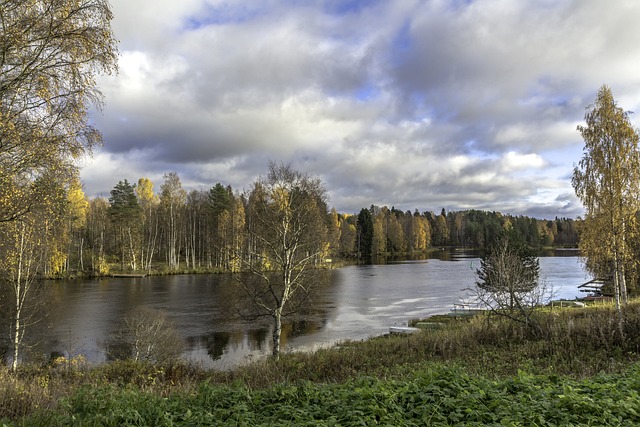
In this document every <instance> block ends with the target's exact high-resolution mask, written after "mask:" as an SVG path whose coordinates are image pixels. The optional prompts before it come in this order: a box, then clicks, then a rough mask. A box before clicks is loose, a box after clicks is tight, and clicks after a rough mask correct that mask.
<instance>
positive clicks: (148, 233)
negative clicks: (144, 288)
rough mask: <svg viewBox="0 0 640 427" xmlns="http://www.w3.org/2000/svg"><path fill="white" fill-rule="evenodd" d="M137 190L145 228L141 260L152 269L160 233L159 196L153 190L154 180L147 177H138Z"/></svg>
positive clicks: (147, 267)
mask: <svg viewBox="0 0 640 427" xmlns="http://www.w3.org/2000/svg"><path fill="white" fill-rule="evenodd" d="M135 192H136V197H137V199H138V204H139V205H140V210H141V219H142V230H143V231H142V248H141V252H140V262H141V266H142V268H143V269H145V270H147V271H150V270H151V264H152V261H153V256H154V254H155V253H156V251H157V248H158V240H159V235H160V224H159V222H160V221H159V218H158V197H157V196H156V195H155V193H154V192H153V182H151V180H150V179H149V178H146V177H142V178H140V179H138V185H136V188H135Z"/></svg>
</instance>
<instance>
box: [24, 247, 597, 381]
mask: <svg viewBox="0 0 640 427" xmlns="http://www.w3.org/2000/svg"><path fill="white" fill-rule="evenodd" d="M556 255H568V256H553V257H541V258H540V267H541V271H542V277H543V278H544V279H545V280H546V281H547V284H548V285H550V286H552V287H553V288H554V289H555V291H556V295H557V297H558V298H567V299H574V298H576V297H579V296H580V292H578V290H577V285H579V284H582V283H584V282H585V281H587V280H588V276H587V275H586V274H585V272H584V270H583V265H582V263H581V262H580V259H579V258H578V257H577V256H575V255H576V254H575V252H556ZM437 256H438V258H431V259H426V260H414V261H398V262H389V263H387V264H386V265H360V266H355V265H354V266H347V267H344V268H340V269H335V270H331V271H329V272H328V273H327V274H328V275H329V281H328V283H327V284H326V285H324V286H323V287H322V288H321V289H320V290H319V291H318V293H317V295H316V296H315V297H314V303H315V307H314V312H313V313H312V314H310V315H308V316H305V317H304V318H302V319H300V320H299V321H296V322H295V323H289V324H287V325H286V326H285V328H284V330H285V337H284V339H283V343H284V351H304V350H311V349H315V348H318V347H321V346H331V345H333V344H335V343H336V342H339V341H344V340H362V339H366V338H368V337H371V336H376V335H381V334H385V333H387V332H388V330H389V327H390V326H402V325H406V324H407V322H408V321H409V320H410V319H413V318H422V317H426V316H429V315H431V314H437V313H445V312H448V311H449V310H450V309H451V308H452V307H453V305H454V304H455V303H459V302H460V301H461V300H463V299H464V298H465V295H466V292H465V288H468V287H470V286H473V284H474V282H475V280H476V274H475V271H476V269H477V268H479V267H480V260H479V258H477V257H476V256H475V255H473V254H469V253H466V252H462V251H453V252H443V253H442V254H437ZM52 286H53V287H54V297H53V298H52V301H51V304H50V309H51V312H50V314H49V316H48V318H47V319H46V322H42V323H40V324H39V325H36V326H34V327H32V328H31V329H30V330H29V331H28V332H27V333H28V334H29V336H30V337H31V339H32V340H33V341H34V342H37V343H38V344H37V346H36V347H35V348H34V349H35V351H37V352H39V353H40V354H49V353H51V352H52V351H58V352H61V353H63V354H65V355H71V356H74V355H78V354H83V355H85V357H87V359H88V360H89V361H91V362H96V363H97V362H102V361H105V360H106V356H105V351H104V345H105V342H106V341H107V340H108V338H109V336H110V335H111V334H112V333H113V332H114V330H115V329H116V328H117V327H118V325H119V322H120V321H121V319H122V317H123V316H125V315H126V314H127V313H129V312H131V311H132V310H135V309H136V307H140V306H150V307H152V308H155V309H160V310H163V311H164V312H165V313H167V315H168V317H169V318H170V319H171V320H172V321H173V323H174V325H175V326H176V328H177V330H178V331H179V333H180V334H181V335H182V336H183V337H184V339H185V342H186V350H185V352H184V354H183V357H184V358H185V359H188V360H192V361H194V362H197V363H200V364H202V365H203V366H205V367H210V368H216V369H228V368H231V367H233V366H235V365H237V364H238V363H242V362H243V361H246V360H248V359H252V358H256V357H262V356H263V355H267V354H270V351H271V328H270V324H269V323H268V321H267V320H265V321H264V322H246V321H242V320H239V319H238V318H237V317H236V316H235V315H234V313H235V312H234V310H233V309H232V308H231V307H229V301H230V292H231V290H232V289H233V281H232V280H230V277H229V276H228V275H183V276H161V277H145V278H129V279H121V278H102V279H90V280H82V281H62V282H54V283H53V284H52Z"/></svg>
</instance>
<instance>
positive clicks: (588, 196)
mask: <svg viewBox="0 0 640 427" xmlns="http://www.w3.org/2000/svg"><path fill="white" fill-rule="evenodd" d="M584 119H585V122H586V125H585V126H583V125H580V126H578V131H579V132H580V134H581V135H582V138H583V139H584V142H585V145H584V150H583V156H582V159H581V160H580V163H579V164H578V165H577V166H576V167H575V168H574V171H573V178H572V184H573V187H574V189H575V192H576V195H577V196H578V197H579V198H580V200H581V201H582V203H583V205H584V208H585V218H584V222H583V224H582V228H581V231H582V232H581V235H580V250H581V253H582V255H583V256H584V257H585V258H586V265H587V268H588V269H589V270H590V271H591V273H593V274H594V275H595V276H596V277H599V278H602V279H605V280H607V281H609V282H610V283H611V284H612V285H613V292H614V297H615V301H616V308H617V309H618V313H619V314H620V316H621V309H620V304H621V302H626V300H627V283H626V274H625V271H626V269H627V266H628V265H629V263H630V262H631V251H630V247H629V236H630V233H631V230H632V229H633V228H635V227H634V224H635V220H636V214H637V212H638V206H639V200H638V196H639V194H638V191H639V190H640V188H639V185H640V152H639V151H638V134H637V133H636V131H635V129H634V128H633V126H632V125H631V123H630V121H629V113H628V112H626V111H624V110H623V109H622V108H620V107H618V105H617V103H616V101H615V100H614V99H613V95H612V93H611V89H609V88H608V87H607V86H602V87H601V88H600V90H599V91H598V94H597V97H596V100H595V102H594V103H593V105H591V106H590V107H589V108H588V109H587V112H586V114H585V117H584Z"/></svg>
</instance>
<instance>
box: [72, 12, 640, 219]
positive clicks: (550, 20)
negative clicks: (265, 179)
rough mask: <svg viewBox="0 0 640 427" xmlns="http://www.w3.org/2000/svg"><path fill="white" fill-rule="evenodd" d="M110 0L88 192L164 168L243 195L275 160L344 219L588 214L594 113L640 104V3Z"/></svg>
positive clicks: (191, 185)
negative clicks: (584, 164)
mask: <svg viewBox="0 0 640 427" xmlns="http://www.w3.org/2000/svg"><path fill="white" fill-rule="evenodd" d="M110 3H111V6H112V10H113V13H114V20H113V22H112V28H113V31H114V34H115V37H116V38H117V39H118V40H119V51H120V57H119V72H118V73H117V74H116V75H113V76H104V77H101V78H100V79H99V80H98V87H99V88H100V90H101V91H102V93H103V94H104V97H105V98H104V101H105V105H104V108H103V109H102V111H93V112H92V113H91V120H92V122H93V123H94V125H96V126H97V127H98V129H99V130H100V131H101V132H102V134H103V139H104V144H103V146H101V147H98V148H96V149H95V150H94V153H93V156H92V157H91V158H88V159H85V160H84V161H83V162H82V165H81V167H82V171H81V177H82V180H83V182H84V186H85V192H86V193H87V195H89V196H92V197H95V196H108V195H109V191H110V190H111V189H112V188H113V187H114V186H115V185H116V184H117V182H118V181H120V180H123V179H127V180H129V181H130V182H137V180H138V178H140V177H148V178H150V179H151V180H152V181H153V182H154V185H155V190H156V191H158V190H159V188H160V185H161V184H162V182H163V176H164V174H166V173H168V172H177V173H178V175H179V177H180V179H181V181H182V184H183V187H184V188H185V189H187V190H194V189H195V190H208V189H209V188H211V187H212V186H214V185H215V184H216V183H218V182H219V183H222V184H224V185H231V186H232V187H233V189H234V190H235V191H237V192H243V191H247V190H248V189H250V187H251V183H252V182H254V181H255V180H256V179H258V178H259V177H260V176H264V175H266V173H267V170H268V164H269V162H270V161H273V162H276V163H283V164H290V165H291V166H292V167H293V168H294V169H295V170H298V171H301V172H304V173H308V174H310V175H312V176H318V177H320V178H321V179H322V180H323V182H324V184H325V186H326V189H327V193H328V198H329V206H330V207H335V208H336V210H337V211H338V212H341V213H357V212H359V211H360V209H361V208H363V207H369V206H370V205H378V206H388V207H389V208H391V207H392V206H393V207H395V208H396V209H400V210H403V211H406V210H410V211H412V212H413V211H414V210H415V209H418V210H419V211H420V212H423V211H435V212H440V210H441V209H443V208H444V209H446V210H447V211H450V210H466V209H482V210H490V211H499V212H502V213H504V214H512V215H527V216H532V217H535V218H540V219H553V218H554V217H556V216H557V217H567V218H575V217H577V216H579V215H581V214H582V213H583V210H582V205H581V203H580V201H579V200H578V199H577V198H576V196H575V193H574V191H573V188H572V186H571V175H572V173H573V168H574V166H575V165H576V164H577V163H578V162H579V161H580V158H581V157H582V153H583V151H582V150H583V145H584V142H583V140H582V137H581V135H580V133H579V132H578V131H577V130H576V127H577V126H578V125H579V124H581V123H583V119H584V114H585V111H586V110H585V109H586V108H587V107H588V106H589V105H590V104H592V103H593V101H594V100H595V97H596V93H597V91H598V89H599V88H600V87H601V86H602V85H603V84H606V85H607V86H609V87H610V88H611V90H612V92H613V95H614V98H615V99H616V101H617V102H618V105H619V106H620V107H622V108H624V109H625V110H629V111H638V110H639V106H640V43H639V42H640V30H639V29H638V28H639V27H638V22H640V2H638V1H636V0H617V1H614V2H605V1H601V0H574V1H572V0H537V1H522V0H475V1H473V0H449V1H446V0H424V1H420V0H344V1H340V0H260V1H241V0H238V1H223V0H179V1H178V0H110ZM630 117H631V121H632V124H633V125H634V126H637V125H638V117H636V116H635V115H633V114H632V115H631V116H630Z"/></svg>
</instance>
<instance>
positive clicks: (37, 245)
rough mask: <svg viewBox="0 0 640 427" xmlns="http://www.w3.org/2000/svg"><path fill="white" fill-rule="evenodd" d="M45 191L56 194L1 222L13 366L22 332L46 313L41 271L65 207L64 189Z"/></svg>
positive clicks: (0, 284)
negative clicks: (36, 205) (43, 202)
mask: <svg viewBox="0 0 640 427" xmlns="http://www.w3.org/2000/svg"><path fill="white" fill-rule="evenodd" d="M51 186H52V187H55V184H53V185H51ZM58 190H60V188H59V187H58ZM48 194H54V195H55V196H52V197H49V198H47V201H48V203H46V204H44V205H39V206H38V209H37V210H36V209H32V210H31V211H30V212H28V213H25V214H24V215H21V216H20V217H19V218H16V219H15V220H13V221H7V222H4V223H0V292H1V295H2V301H3V302H4V304H3V306H4V308H5V310H6V312H5V313H4V318H5V319H8V320H9V336H10V342H11V345H12V349H13V354H12V361H11V368H12V369H13V370H15V369H16V368H17V366H18V363H19V361H20V358H21V354H22V350H21V349H22V347H23V339H24V337H25V332H26V331H27V329H28V328H29V327H30V326H31V325H33V324H34V323H36V322H39V321H41V320H42V319H43V317H44V315H45V306H46V303H47V300H46V299H45V298H44V297H43V295H45V292H46V288H45V287H44V283H43V280H42V272H43V271H44V267H45V265H46V264H47V263H48V262H49V261H50V260H49V253H50V250H48V248H49V247H50V246H52V245H55V244H56V242H55V239H54V238H53V234H54V233H55V230H56V228H57V227H58V226H59V225H60V224H61V223H62V220H61V217H60V216H59V213H61V212H63V210H64V208H63V206H64V197H65V194H64V192H62V191H55V190H54V189H53V188H52V189H51V190H50V191H49V192H48Z"/></svg>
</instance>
